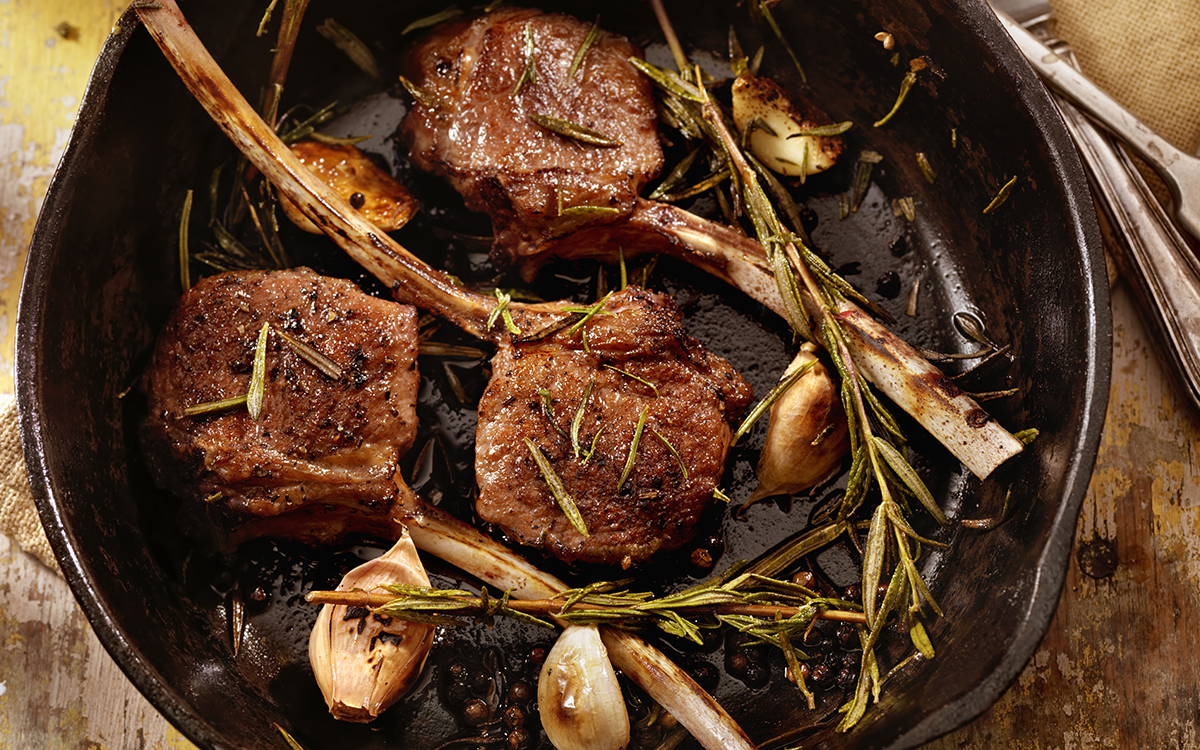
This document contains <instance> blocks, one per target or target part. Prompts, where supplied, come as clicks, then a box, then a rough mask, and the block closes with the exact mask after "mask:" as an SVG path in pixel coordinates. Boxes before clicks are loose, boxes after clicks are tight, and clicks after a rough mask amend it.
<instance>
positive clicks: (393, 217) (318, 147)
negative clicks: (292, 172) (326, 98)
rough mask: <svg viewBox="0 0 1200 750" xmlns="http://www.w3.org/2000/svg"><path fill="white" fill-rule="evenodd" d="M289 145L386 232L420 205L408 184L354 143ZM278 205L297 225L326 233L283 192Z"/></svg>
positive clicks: (306, 163)
mask: <svg viewBox="0 0 1200 750" xmlns="http://www.w3.org/2000/svg"><path fill="white" fill-rule="evenodd" d="M289 148H290V149H291V150H292V153H293V154H295V155H296V157H297V158H299V159H300V162H301V163H302V164H304V166H306V167H308V168H309V169H310V170H311V171H312V172H313V174H315V175H316V176H317V177H319V178H320V179H321V181H322V182H324V183H325V184H326V185H328V186H329V187H331V188H333V189H334V191H335V192H336V193H337V194H338V195H340V196H342V197H343V198H345V199H346V202H347V203H349V204H350V206H351V207H352V208H354V209H355V210H356V211H359V212H360V213H361V214H362V215H363V216H364V217H365V218H366V220H367V221H369V222H371V223H372V224H374V225H375V226H377V227H379V228H380V229H382V230H383V231H385V232H394V231H395V230H397V229H399V228H400V227H402V226H404V225H405V224H407V223H408V220H409V219H411V218H412V215H413V214H414V213H416V211H417V208H418V207H419V206H420V203H419V202H418V201H417V199H416V198H415V197H414V196H413V194H412V193H410V192H409V191H408V188H406V187H404V185H402V184H400V182H398V181H397V180H396V178H394V177H392V176H391V175H390V174H388V173H387V172H385V171H383V170H382V169H380V168H379V167H378V166H376V164H375V162H373V161H371V159H370V158H369V157H368V156H367V155H366V154H364V153H363V152H362V151H359V150H358V149H357V148H355V147H354V146H349V145H341V144H333V143H321V142H319V141H298V142H296V143H293V144H292V145H291V146H289ZM279 205H280V206H282V207H283V213H284V214H285V215H287V217H288V218H289V219H291V221H292V223H293V224H295V225H296V226H298V227H300V228H301V229H303V230H304V231H306V232H310V233H312V234H323V232H322V231H321V228H320V227H318V226H317V225H316V224H314V223H313V222H312V220H311V219H309V218H308V217H307V216H306V215H305V214H304V212H303V211H301V210H300V209H299V207H297V206H296V204H295V203H293V202H292V201H291V199H290V198H288V197H287V196H285V195H284V194H283V193H280V194H279Z"/></svg>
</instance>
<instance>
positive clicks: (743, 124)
mask: <svg viewBox="0 0 1200 750" xmlns="http://www.w3.org/2000/svg"><path fill="white" fill-rule="evenodd" d="M730 93H731V95H732V98H733V122H734V124H735V125H736V126H737V129H738V131H739V132H741V133H742V134H743V136H745V133H746V129H747V128H750V127H752V125H753V132H751V133H750V135H749V142H748V144H747V145H748V146H749V149H750V152H751V153H752V154H754V156H755V157H756V158H757V159H758V160H759V161H761V162H762V163H763V164H764V165H765V166H766V167H767V168H768V169H771V170H773V171H775V172H778V173H779V174H782V175H786V176H788V177H799V178H800V179H801V180H803V179H804V178H805V177H807V176H808V175H810V174H816V173H817V172H823V171H825V170H826V169H829V168H830V167H832V166H833V165H834V163H835V162H836V161H837V158H838V156H839V155H841V153H842V149H843V148H844V145H843V143H842V139H841V137H839V136H836V135H800V134H801V133H804V132H805V131H810V130H812V129H814V128H818V127H823V126H826V125H831V124H832V121H831V120H830V119H829V117H828V116H827V115H826V114H825V113H824V112H822V111H821V110H820V109H818V108H817V107H816V106H815V105H813V104H812V103H810V102H808V101H807V100H805V99H803V98H801V97H800V96H798V95H797V96H795V97H790V96H788V94H787V93H786V92H784V90H783V89H782V88H780V86H779V84H777V83H775V82H774V81H772V80H771V79H770V78H763V77H761V76H756V75H754V74H753V73H749V72H746V73H742V74H741V75H739V76H738V77H737V79H736V80H734V82H733V87H732V89H731V91H730Z"/></svg>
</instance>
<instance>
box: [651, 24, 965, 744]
mask: <svg viewBox="0 0 1200 750" xmlns="http://www.w3.org/2000/svg"><path fill="white" fill-rule="evenodd" d="M755 5H758V4H757V3H756V4H755ZM915 62H916V61H914V63H915ZM921 62H922V63H923V61H921ZM650 67H652V66H649V64H646V68H650ZM920 67H921V65H918V64H914V65H913V66H912V70H910V71H909V72H910V74H911V75H912V76H913V79H914V80H915V74H916V71H917V70H919V69H920ZM643 69H645V68H643ZM648 75H650V78H651V80H652V81H654V82H655V83H656V84H657V85H658V88H659V89H660V91H661V92H662V97H663V98H664V99H665V100H673V101H671V102H670V104H665V105H664V107H663V109H664V110H668V111H670V112H672V113H673V114H674V116H675V119H676V120H677V121H681V122H689V123H694V124H695V125H693V126H692V127H696V128H697V129H698V130H699V131H700V133H701V134H702V142H704V143H705V144H706V145H707V146H708V148H709V149H710V150H711V151H712V152H713V153H714V154H715V155H717V157H718V158H721V159H724V160H725V162H726V164H727V165H728V167H729V169H730V171H731V183H730V191H731V198H732V200H733V207H734V210H735V211H736V212H737V213H739V214H741V215H743V216H745V217H746V219H747V220H748V221H749V223H750V225H751V226H752V228H753V231H754V233H755V235H756V236H757V238H758V240H759V242H760V243H761V244H762V245H763V247H764V248H765V250H766V252H767V259H768V261H769V262H770V265H771V267H772V269H773V271H774V273H775V278H776V282H777V284H778V285H779V291H780V297H781V299H782V300H783V306H784V311H785V313H786V317H787V319H788V320H789V322H790V323H791V324H792V327H793V329H794V330H795V331H796V333H797V334H798V335H800V336H802V337H804V338H807V339H809V340H813V341H816V342H819V343H821V344H822V345H823V346H824V347H825V349H826V350H827V351H828V353H829V357H830V359H831V361H832V362H833V364H834V367H835V369H836V370H837V372H838V374H839V376H840V378H841V398H842V404H843V407H844V410H845V412H846V414H847V419H848V422H849V427H850V437H851V440H850V442H851V466H850V470H849V473H848V478H847V488H846V494H845V496H844V497H843V498H842V500H841V501H840V503H839V504H838V506H837V511H836V515H835V518H834V519H833V522H832V523H831V524H829V525H828V526H825V527H821V528H820V532H819V534H818V535H817V536H814V537H807V536H806V537H802V538H801V539H799V540H797V541H796V542H795V546H796V547H797V548H798V549H809V548H810V546H811V545H812V544H813V543H815V542H818V541H819V542H825V541H827V540H828V539H830V538H836V537H837V536H840V535H841V534H843V533H849V532H850V531H851V530H852V529H855V528H857V521H856V518H857V516H858V514H859V511H860V508H862V506H863V505H864V504H865V502H866V500H867V497H868V494H869V493H871V492H872V491H874V492H876V493H877V494H878V504H877V505H876V506H875V509H874V512H873V513H872V515H871V523H870V524H869V525H868V527H867V539H866V549H865V554H864V564H863V574H862V581H863V583H862V588H863V591H864V608H865V612H866V618H867V624H866V626H865V627H864V628H863V629H862V630H863V631H864V633H865V635H864V636H863V637H864V642H865V643H866V644H867V645H866V646H865V647H864V654H863V662H862V668H861V670H860V678H859V686H858V689H857V690H856V691H855V696H854V698H852V699H851V702H850V703H849V704H848V705H847V707H846V709H845V710H846V715H845V717H844V719H843V722H842V724H841V728H842V729H847V728H849V727H850V726H853V724H854V723H856V722H857V721H858V719H859V718H861V716H862V714H863V712H865V710H866V706H867V702H869V701H870V700H873V699H876V697H877V696H878V691H879V686H880V680H879V668H878V663H877V661H876V658H875V655H874V651H873V647H874V644H875V642H876V641H877V639H878V638H879V636H880V634H881V633H882V629H883V624H884V623H885V622H886V620H887V614H888V613H889V612H890V611H891V609H890V608H892V607H894V606H897V603H898V602H900V601H901V600H907V602H908V607H907V616H908V617H909V618H910V619H909V621H908V622H909V624H910V634H911V635H912V637H913V638H914V646H916V647H917V648H918V649H919V650H921V651H924V650H925V649H926V647H927V646H928V645H929V644H927V643H926V642H925V641H926V640H927V638H926V637H925V634H924V630H923V629H916V628H912V627H911V623H912V622H913V621H915V620H916V618H917V617H919V616H920V614H921V612H922V611H923V610H924V609H925V608H926V607H928V608H929V609H930V610H932V611H933V612H935V613H939V614H940V611H939V610H938V608H937V604H936V602H935V601H934V600H933V597H932V595H931V594H930V592H929V591H928V588H927V587H926V586H925V583H924V581H923V580H922V579H921V577H920V574H919V571H918V570H917V567H916V564H915V559H916V558H917V556H918V555H919V553H920V549H921V548H922V546H924V545H929V544H932V542H930V540H927V539H924V538H922V537H920V536H918V535H917V534H916V532H915V531H914V530H913V528H912V526H911V525H910V524H909V523H908V521H907V519H906V518H905V513H906V507H907V506H906V502H907V500H906V499H907V498H909V497H915V498H917V499H918V500H919V502H920V503H921V505H922V507H926V508H929V507H930V506H934V507H936V503H934V502H933V499H932V495H931V494H930V493H929V492H928V489H927V488H925V487H924V484H923V483H922V482H921V480H920V477H919V476H918V475H917V474H916V472H915V471H914V470H913V469H912V467H911V466H910V465H909V464H908V462H907V458H906V456H905V447H904V446H905V438H904V435H903V433H902V431H901V430H900V429H899V426H898V423H897V422H896V420H895V418H894V417H892V415H891V414H890V412H889V411H888V410H887V408H886V407H884V406H883V404H882V403H880V401H879V399H878V398H877V397H876V396H875V394H874V392H873V391H872V390H871V389H870V387H869V386H868V385H867V383H866V382H865V380H864V379H863V378H862V376H861V375H860V373H859V372H858V370H857V368H856V366H855V364H854V362H853V360H852V359H851V357H850V353H849V348H848V345H847V341H846V335H845V333H844V332H843V331H842V329H841V324H840V318H839V312H840V309H841V307H840V305H841V304H842V302H843V301H845V300H855V301H858V300H860V299H862V295H861V294H859V293H858V292H857V291H856V290H854V289H853V287H852V286H851V285H850V284H848V283H847V282H845V280H843V279H841V278H840V277H839V276H837V274H835V273H833V271H832V270H831V269H829V268H828V266H827V265H826V264H825V263H824V262H823V261H822V260H821V259H820V258H819V257H818V256H817V255H816V254H815V253H814V252H813V251H812V250H811V249H810V248H809V247H807V245H806V243H805V242H804V240H803V239H802V238H801V237H799V236H797V235H796V234H794V233H791V232H789V231H787V230H786V229H785V228H784V226H783V224H782V223H781V222H780V220H779V217H778V215H777V211H776V209H775V207H774V205H773V203H772V201H771V200H770V198H769V196H768V193H767V191H766V190H764V188H763V187H762V185H763V180H762V179H761V178H760V176H759V173H758V172H756V170H755V169H754V167H753V166H752V164H751V159H750V158H748V157H747V155H746V154H745V153H744V152H743V150H742V147H741V144H740V143H739V142H738V139H736V138H735V137H733V136H732V135H731V134H730V129H731V128H730V124H729V119H728V115H727V114H726V113H725V112H724V111H723V110H722V109H721V108H720V107H719V106H718V105H717V103H716V102H715V101H713V100H711V99H710V98H709V97H708V96H707V92H706V91H705V90H704V89H697V88H695V87H694V86H691V84H690V83H689V82H686V81H685V82H684V83H685V86H679V85H678V84H677V83H676V82H675V81H673V80H672V78H671V75H670V74H669V72H667V71H662V70H655V71H654V72H653V74H652V75H651V74H648ZM695 80H700V79H699V75H698V74H695ZM911 85H912V84H911V81H910V82H908V83H907V84H905V89H904V91H903V94H906V93H907V87H911ZM689 88H690V89H694V90H695V91H696V92H698V93H699V95H700V96H699V100H698V101H697V100H696V99H694V98H693V97H692V96H691V94H692V91H690V90H689ZM681 91H682V92H685V94H684V95H681V94H680V92H681ZM900 101H903V96H901V97H899V98H898V103H897V105H896V106H895V107H893V110H895V109H896V108H898V106H899V102H900ZM884 122H886V118H885V120H884V121H882V122H881V123H879V124H883V123H884ZM881 159H882V157H881V156H879V155H878V154H875V153H873V152H864V153H863V154H862V156H860V158H859V164H858V168H857V170H856V175H855V184H854V188H853V200H852V202H851V210H854V209H856V208H857V207H858V205H859V204H860V203H861V201H862V199H863V197H864V195H865V193H866V188H867V186H868V185H869V184H870V176H871V170H872V168H873V166H874V164H876V163H878V162H879V161H880V160H881ZM930 512H931V513H932V514H933V517H934V518H935V520H937V521H939V522H944V514H942V513H941V511H940V509H937V511H936V512H934V511H932V510H931V511H930ZM851 538H852V539H853V538H856V537H855V536H854V535H852V536H851ZM810 551H811V550H810ZM791 554H792V553H789V554H781V555H780V556H779V558H778V559H777V561H776V562H778V561H780V560H784V559H787V560H794V559H795V558H794V557H791V556H790V555H791ZM795 554H798V553H795ZM773 572H778V571H773ZM883 580H890V581H891V582H892V583H891V585H890V586H889V588H888V596H887V597H885V599H884V601H883V602H880V601H878V596H877V593H876V592H878V590H879V585H880V583H881V582H882V581H883ZM918 641H921V642H920V643H918Z"/></svg>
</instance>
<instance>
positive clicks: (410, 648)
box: [308, 529, 433, 722]
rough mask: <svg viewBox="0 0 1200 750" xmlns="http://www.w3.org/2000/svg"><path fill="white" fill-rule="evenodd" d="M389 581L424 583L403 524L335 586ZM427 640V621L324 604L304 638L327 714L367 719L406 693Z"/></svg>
mask: <svg viewBox="0 0 1200 750" xmlns="http://www.w3.org/2000/svg"><path fill="white" fill-rule="evenodd" d="M389 583H406V584H411V585H414V586H428V585H429V577H428V576H427V575H426V574H425V568H424V566H423V565H422V564H421V560H420V558H419V557H417V548H416V547H415V546H414V545H413V541H412V537H410V536H409V534H408V530H407V529H405V530H404V531H403V532H402V533H401V535H400V540H399V541H398V542H396V544H395V545H393V547H392V548H391V549H390V550H388V551H387V552H386V553H384V554H383V555H382V556H381V557H377V558H375V559H374V560H371V561H369V562H366V563H363V564H362V565H359V566H358V567H357V568H355V569H354V570H352V571H350V572H349V573H347V574H346V576H345V578H343V579H342V582H341V583H340V584H339V585H338V587H337V590H338V591H351V590H355V589H360V590H365V591H370V590H371V589H373V588H375V587H378V586H382V585H384V584H389ZM432 645H433V627H432V626H430V625H420V624H417V623H412V622H405V621H403V620H397V619H394V618H389V617H384V616H382V615H377V614H372V613H371V612H370V611H368V610H367V609H365V608H363V607H356V608H355V607H346V606H343V605H332V604H326V605H324V606H323V607H321V613H320V614H319V615H318V616H317V622H316V624H315V625H314V626H313V632H312V636H310V638H309V641H308V660H309V662H310V663H311V664H312V670H313V675H314V676H315V677H316V679H317V684H318V685H319V686H320V688H321V693H322V694H323V695H324V696H325V703H326V704H327V705H328V706H329V713H331V714H333V717H334V718H335V719H341V720H342V721H357V722H367V721H371V720H373V719H375V718H376V717H377V716H379V714H381V713H382V712H383V711H384V710H385V709H387V708H388V707H389V706H391V705H392V704H393V703H395V702H396V701H397V700H399V699H400V698H401V697H402V696H403V695H404V694H405V693H406V692H408V689H409V688H411V687H412V686H413V683H415V682H416V680H417V678H418V677H419V676H420V674H421V668H422V667H423V666H424V665H425V657H427V656H428V655H429V649H430V647H431V646H432Z"/></svg>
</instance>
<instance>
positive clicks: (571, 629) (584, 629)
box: [537, 625, 629, 750]
mask: <svg viewBox="0 0 1200 750" xmlns="http://www.w3.org/2000/svg"><path fill="white" fill-rule="evenodd" d="M537 697H538V711H539V713H540V715H541V719H542V728H543V729H544V730H545V732H546V738H547V739H549V740H550V744H552V745H554V747H555V748H557V750H621V749H622V748H624V747H625V746H626V745H628V744H629V713H628V712H627V711H626V709H625V696H624V695H622V694H621V686H620V685H619V684H618V683H617V674H616V672H615V671H614V670H613V668H612V664H611V663H610V662H609V660H608V650H607V649H606V648H605V647H604V643H603V642H602V641H601V640H600V631H599V629H598V628H597V627H596V626H595V625H569V626H567V627H566V628H565V629H564V630H563V632H562V634H561V635H559V637H558V640H557V641H556V642H555V644H554V647H553V648H551V649H550V653H549V654H547V655H546V662H545V663H544V664H543V665H542V671H541V674H540V675H539V677H538V690H537Z"/></svg>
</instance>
